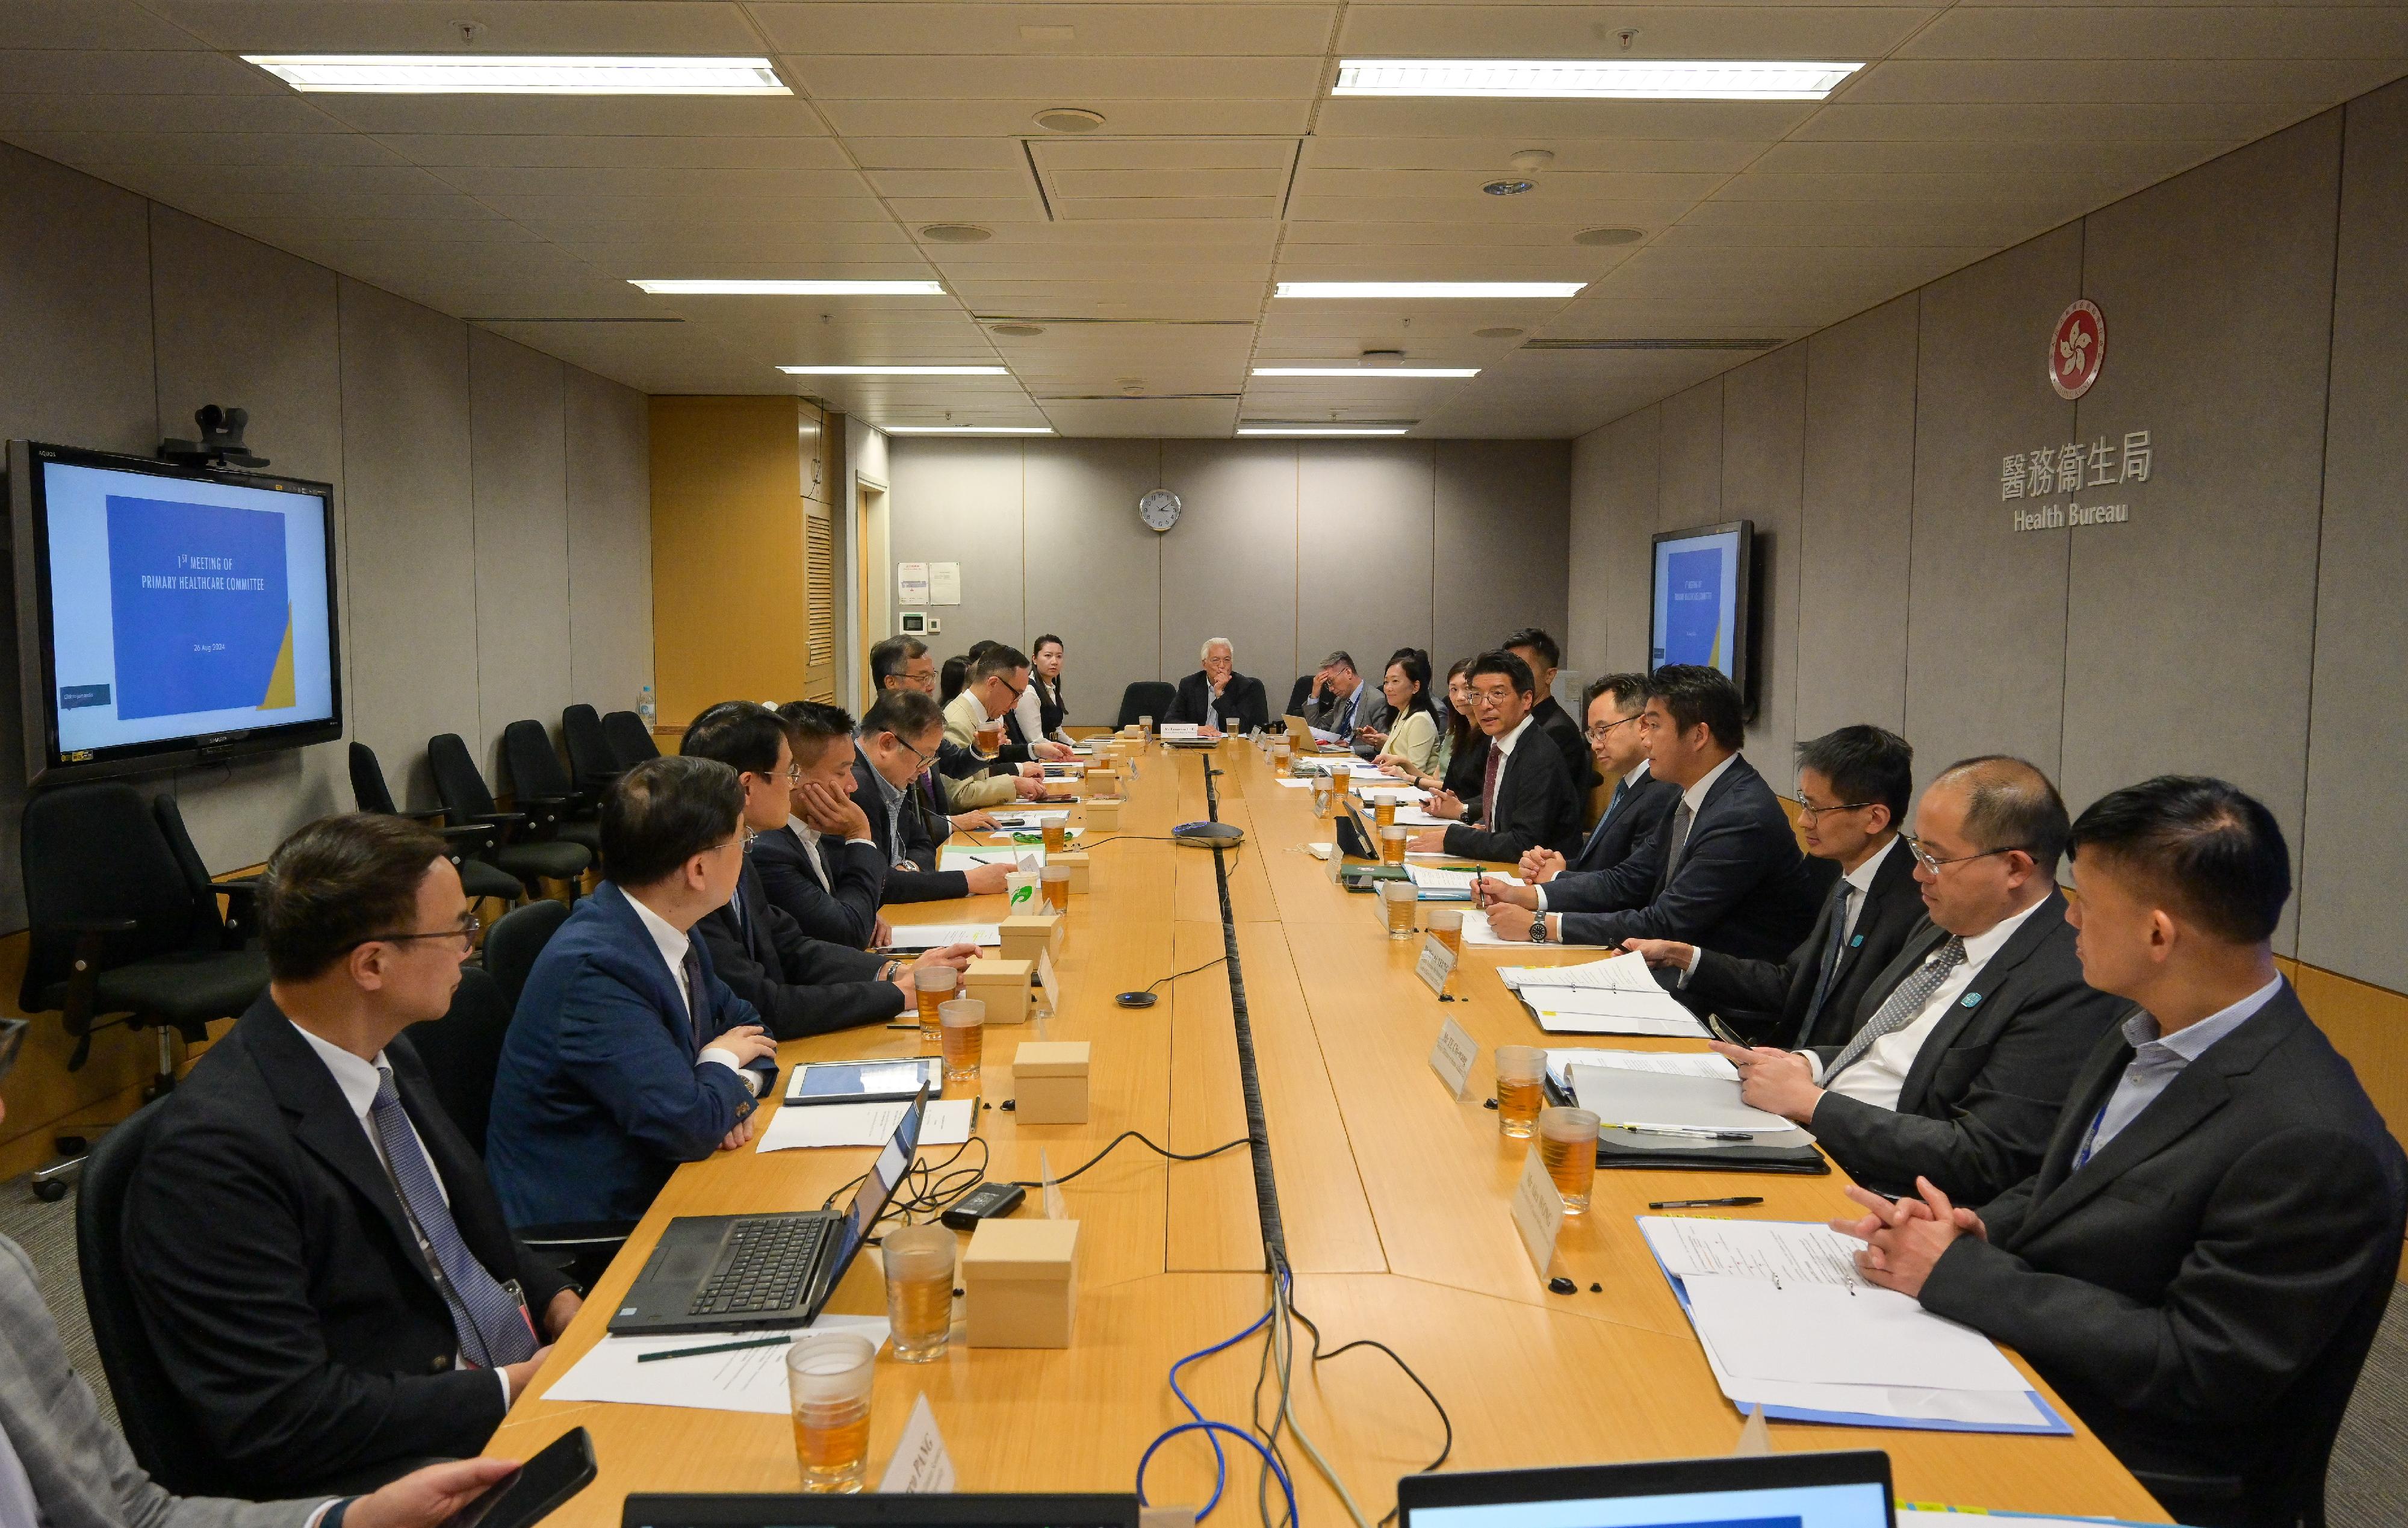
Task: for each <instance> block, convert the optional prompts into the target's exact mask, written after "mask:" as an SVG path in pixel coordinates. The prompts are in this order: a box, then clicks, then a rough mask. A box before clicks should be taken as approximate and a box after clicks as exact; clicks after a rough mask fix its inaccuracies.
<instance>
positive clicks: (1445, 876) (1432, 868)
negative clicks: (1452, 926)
mask: <svg viewBox="0 0 2408 1528" xmlns="http://www.w3.org/2000/svg"><path fill="white" fill-rule="evenodd" d="M1402 816H1403V814H1402V813H1399V814H1398V817H1399V818H1401V817H1402ZM1405 873H1406V874H1407V875H1409V876H1411V877H1412V882H1413V885H1414V886H1416V887H1420V888H1421V893H1422V897H1421V900H1422V901H1426V902H1436V901H1470V900H1471V882H1472V878H1473V877H1474V876H1475V875H1484V876H1485V878H1486V879H1488V880H1490V881H1492V882H1494V883H1496V884H1497V885H1498V886H1520V885H1521V884H1522V878H1521V877H1520V876H1518V875H1500V874H1498V873H1496V872H1479V871H1468V870H1444V869H1441V868H1440V867H1439V866H1436V865H1416V864H1412V863H1411V862H1408V863H1407V864H1406V866H1405Z"/></svg>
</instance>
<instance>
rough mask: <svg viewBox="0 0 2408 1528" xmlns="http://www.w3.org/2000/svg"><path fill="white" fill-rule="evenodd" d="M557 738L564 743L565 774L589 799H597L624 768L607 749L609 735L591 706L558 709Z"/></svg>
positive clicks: (608, 747)
mask: <svg viewBox="0 0 2408 1528" xmlns="http://www.w3.org/2000/svg"><path fill="white" fill-rule="evenodd" d="M638 720H639V721H640V720H641V718H638ZM560 741H561V742H564V743H566V745H567V747H568V775H569V778H570V779H571V780H573V781H574V782H576V785H577V789H578V791H579V792H580V794H581V795H583V796H584V797H585V798H586V799H587V800H595V801H598V800H601V799H602V793H603V792H605V791H607V790H609V788H610V783H611V782H612V781H614V780H616V779H618V778H619V776H620V775H621V774H623V773H624V772H625V770H624V766H622V765H621V764H620V762H619V756H618V755H616V754H614V753H612V752H611V751H610V738H609V734H608V733H606V732H604V731H603V730H602V714H601V713H599V712H597V711H595V709H594V708H593V707H592V706H582V705H581V706H569V707H566V709H564V710H563V711H562V712H561V714H560Z"/></svg>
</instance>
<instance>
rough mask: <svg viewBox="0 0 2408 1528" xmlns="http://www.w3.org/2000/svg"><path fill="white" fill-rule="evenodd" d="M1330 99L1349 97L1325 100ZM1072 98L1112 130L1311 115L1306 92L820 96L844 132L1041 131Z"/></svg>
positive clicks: (1276, 122)
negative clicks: (1231, 96) (1238, 96)
mask: <svg viewBox="0 0 2408 1528" xmlns="http://www.w3.org/2000/svg"><path fill="white" fill-rule="evenodd" d="M1329 104H1330V105H1332V106H1336V105H1341V104H1348V103H1340V102H1331V103H1329ZM1055 106H1076V107H1080V108H1084V109H1087V110H1090V111H1096V112H1100V113H1101V114H1102V115H1103V118H1104V121H1105V123H1106V124H1107V125H1108V126H1110V127H1111V130H1112V131H1113V132H1116V133H1138V134H1146V133H1154V134H1165V135H1183V136H1189V137H1226V136H1230V135H1242V136H1272V135H1281V134H1285V135H1291V136H1293V135H1297V134H1301V133H1302V132H1303V131H1304V130H1305V126H1306V123H1308V122H1309V121H1310V120H1311V119H1312V106H1313V103H1312V99H1311V98H1310V97H1308V96H1301V95H1299V96H1297V97H1296V98H1295V99H1292V100H1285V101H1268V100H1227V101H1212V100H1130V99H1125V98H1122V97H1118V96H1111V97H1106V96H1100V95H1098V96H1091V97H1087V98H1084V99H1081V100H1076V101H1066V100H1052V99H1048V98H1045V97H1042V96H1039V97H1034V98H1028V99H1023V100H1017V101H1013V100H922V101H889V100H877V101H858V100H844V99H837V100H826V101H822V102H820V103H819V109H820V110H822V111H824V112H825V113H826V115H827V119H828V123H829V124H830V125H831V126H833V127H834V128H835V129H836V131H837V132H838V133H839V134H842V135H845V136H846V137H854V136H862V137H908V136H910V135H911V134H914V133H929V134H938V135H947V136H952V137H1014V136H1035V135H1038V134H1039V133H1041V132H1042V129H1040V128H1039V127H1038V126H1037V124H1036V123H1035V121H1034V118H1035V115H1036V113H1037V112H1039V111H1041V110H1043V109H1045V108H1048V107H1055Z"/></svg>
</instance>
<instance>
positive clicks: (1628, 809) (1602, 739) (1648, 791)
mask: <svg viewBox="0 0 2408 1528" xmlns="http://www.w3.org/2000/svg"><path fill="white" fill-rule="evenodd" d="M1583 705H1584V711H1585V714H1586V715H1587V718H1588V733H1587V736H1588V751H1589V757H1592V758H1594V759H1595V760H1596V761H1597V769H1598V771H1600V772H1601V773H1602V774H1603V775H1604V776H1608V777H1613V781H1614V785H1613V796H1612V797H1610V798H1608V800H1607V801H1606V803H1605V814H1604V815H1602V816H1600V817H1598V819H1597V826H1596V827H1595V828H1593V829H1589V834H1588V837H1587V838H1586V839H1585V840H1584V841H1583V842H1582V843H1581V846H1580V852H1579V853H1578V854H1576V855H1574V856H1572V858H1570V860H1566V859H1565V858H1564V857H1563V856H1562V855H1560V854H1558V853H1556V852H1555V850H1553V849H1550V848H1546V847H1544V846H1543V845H1542V846H1541V847H1539V848H1536V849H1532V850H1531V851H1530V852H1529V853H1528V854H1526V855H1524V856H1523V857H1522V863H1521V867H1520V873H1521V876H1522V879H1524V880H1525V881H1527V882H1529V883H1530V884H1531V885H1532V886H1542V885H1544V884H1545V883H1547V882H1549V881H1552V880H1554V879H1555V877H1556V876H1558V875H1561V874H1563V873H1564V872H1566V871H1581V872H1590V871H1607V870H1612V869H1613V867H1614V866H1616V865H1619V864H1621V863H1622V862H1623V861H1624V860H1626V859H1628V858H1631V857H1633V856H1634V855H1635V856H1638V857H1640V858H1642V859H1643V858H1646V857H1647V856H1650V855H1653V854H1655V853H1656V852H1657V851H1658V849H1659V848H1660V844H1659V842H1658V841H1659V840H1660V839H1661V838H1662V836H1663V832H1664V828H1665V825H1666V824H1667V823H1669V822H1670V821H1671V820H1672V806H1673V803H1674V802H1676V801H1678V800H1680V799H1681V787H1680V786H1675V785H1674V784H1672V783H1671V782H1670V780H1658V779H1656V776H1655V775H1654V774H1652V773H1651V772H1649V771H1648V768H1647V734H1646V732H1645V731H1644V730H1642V729H1641V727H1640V721H1641V717H1642V716H1644V715H1645V714H1646V706H1647V676H1646V675H1645V674H1606V675H1604V676H1603V677H1601V678H1599V679H1598V680H1597V681H1595V682H1594V683H1592V684H1591V685H1589V687H1588V691H1587V693H1586V695H1585V696H1584V698H1583Z"/></svg>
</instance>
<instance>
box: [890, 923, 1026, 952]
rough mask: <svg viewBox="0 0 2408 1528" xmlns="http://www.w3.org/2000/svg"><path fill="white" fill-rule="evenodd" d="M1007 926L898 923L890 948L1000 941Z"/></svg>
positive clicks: (916, 948)
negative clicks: (1004, 927)
mask: <svg viewBox="0 0 2408 1528" xmlns="http://www.w3.org/2000/svg"><path fill="white" fill-rule="evenodd" d="M1002 943H1003V928H1002V926H1001V925H1000V924H995V923H898V924H896V925H895V927H894V933H893V937H891V938H890V939H888V940H887V941H886V947H887V948H889V949H896V950H939V949H942V948H944V947H945V946H946V945H948V944H1002Z"/></svg>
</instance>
